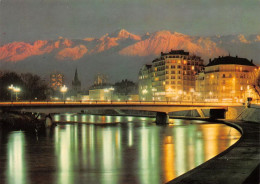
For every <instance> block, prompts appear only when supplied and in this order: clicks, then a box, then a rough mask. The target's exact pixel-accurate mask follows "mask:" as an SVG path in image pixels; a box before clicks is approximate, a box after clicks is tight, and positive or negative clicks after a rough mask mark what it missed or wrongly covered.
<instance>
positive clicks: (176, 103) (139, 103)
mask: <svg viewBox="0 0 260 184" xmlns="http://www.w3.org/2000/svg"><path fill="white" fill-rule="evenodd" d="M0 105H2V106H10V105H25V106H26V105H202V106H207V105H209V106H241V105H244V104H243V103H237V102H224V103H223V102H186V101H97V100H96V101H94V100H92V101H18V102H0Z"/></svg>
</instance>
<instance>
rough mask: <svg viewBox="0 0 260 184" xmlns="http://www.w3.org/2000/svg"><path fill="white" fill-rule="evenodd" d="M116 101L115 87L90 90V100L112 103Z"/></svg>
mask: <svg viewBox="0 0 260 184" xmlns="http://www.w3.org/2000/svg"><path fill="white" fill-rule="evenodd" d="M113 99H114V87H113V86H109V85H103V86H94V87H92V88H91V89H89V100H91V101H93V100H94V101H111V100H113Z"/></svg>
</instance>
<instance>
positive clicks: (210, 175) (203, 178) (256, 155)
mask: <svg viewBox="0 0 260 184" xmlns="http://www.w3.org/2000/svg"><path fill="white" fill-rule="evenodd" d="M223 123H225V124H227V125H229V126H232V127H235V128H236V129H237V130H239V131H240V132H241V133H242V136H241V138H240V139H239V140H238V141H237V142H236V143H235V144H234V145H232V146H231V147H229V148H228V149H227V150H225V151H224V152H222V153H220V154H219V155H217V156H216V157H214V158H212V159H210V160H208V161H207V162H205V163H203V164H201V165H200V166H198V167H196V168H194V169H192V170H190V171H188V172H187V173H185V174H183V175H181V176H179V177H177V178H175V179H174V180H172V181H170V182H168V183H169V184H177V183H181V184H188V183H189V184H191V183H210V184H215V183H216V184H217V183H221V184H222V183H223V184H225V183H248V184H249V183H250V184H254V183H259V164H260V141H259V140H260V123H255V122H245V121H239V122H235V121H228V122H227V121H226V122H223Z"/></svg>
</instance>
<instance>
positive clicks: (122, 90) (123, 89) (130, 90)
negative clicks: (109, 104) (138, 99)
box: [115, 79, 137, 100]
mask: <svg viewBox="0 0 260 184" xmlns="http://www.w3.org/2000/svg"><path fill="white" fill-rule="evenodd" d="M115 93H116V94H117V95H118V96H121V97H122V98H124V100H127V99H128V95H130V94H137V85H136V84H135V83H134V82H133V81H129V80H127V79H125V80H122V81H121V82H117V83H115Z"/></svg>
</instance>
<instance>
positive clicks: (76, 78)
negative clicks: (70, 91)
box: [74, 68, 79, 82]
mask: <svg viewBox="0 0 260 184" xmlns="http://www.w3.org/2000/svg"><path fill="white" fill-rule="evenodd" d="M76 81H79V77H78V69H77V68H76V71H75V75H74V82H76Z"/></svg>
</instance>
